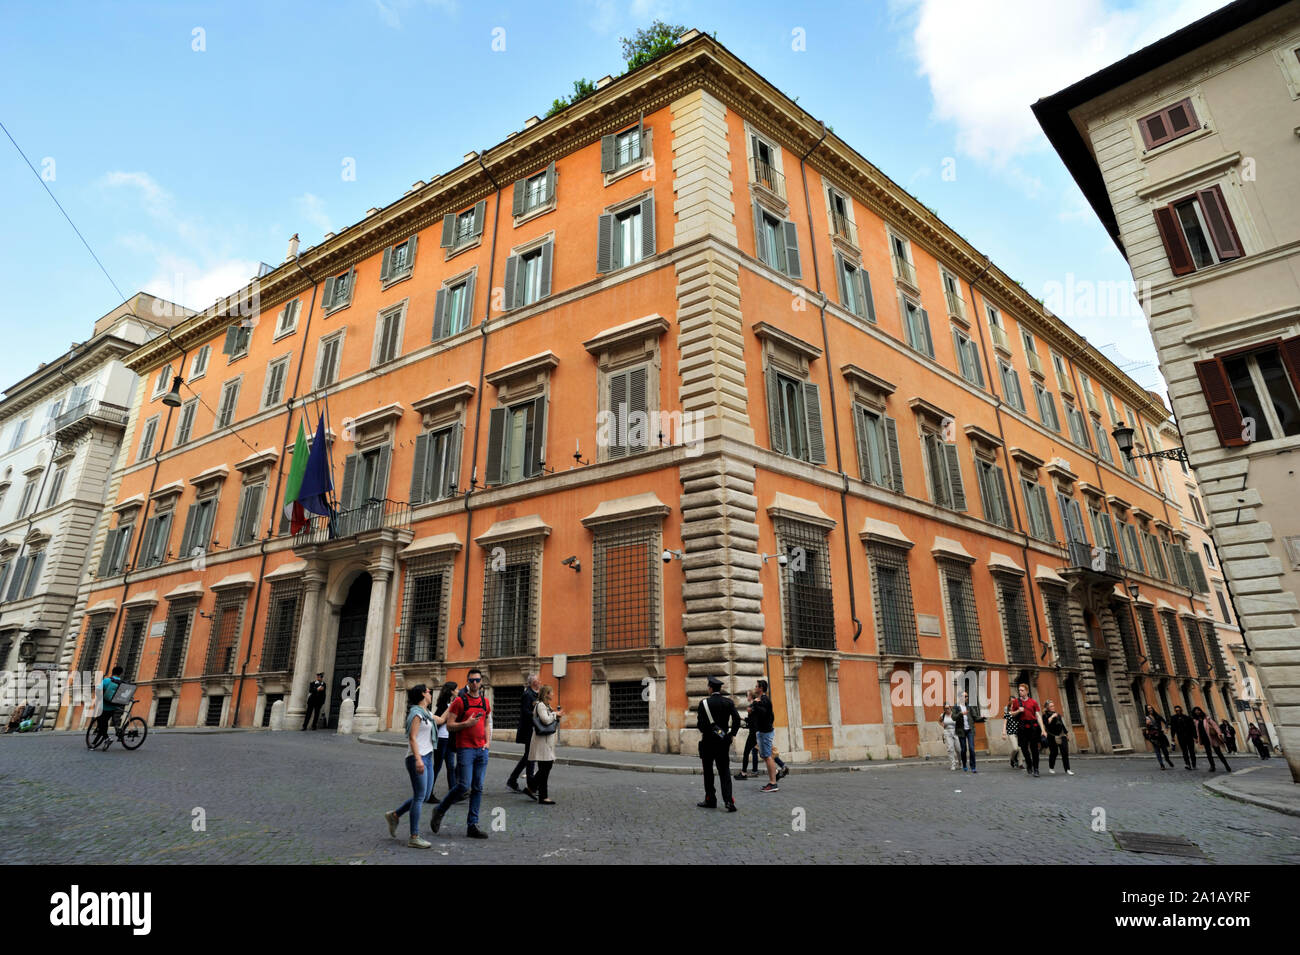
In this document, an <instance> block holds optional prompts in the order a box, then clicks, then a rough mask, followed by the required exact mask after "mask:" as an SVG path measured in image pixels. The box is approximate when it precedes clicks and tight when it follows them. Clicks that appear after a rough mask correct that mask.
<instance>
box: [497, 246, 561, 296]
mask: <svg viewBox="0 0 1300 955" xmlns="http://www.w3.org/2000/svg"><path fill="white" fill-rule="evenodd" d="M554 255H555V243H554V242H546V243H543V244H542V245H541V246H538V247H537V248H533V249H529V250H528V251H527V252H522V253H520V254H518V255H512V256H510V257H509V258H508V259H506V281H505V288H504V293H505V307H506V308H507V309H511V308H522V307H524V306H525V305H532V304H533V303H534V302H537V301H540V300H541V299H544V298H546V297H547V296H548V295H550V294H551V270H552V267H553V266H552V263H553V260H554Z"/></svg>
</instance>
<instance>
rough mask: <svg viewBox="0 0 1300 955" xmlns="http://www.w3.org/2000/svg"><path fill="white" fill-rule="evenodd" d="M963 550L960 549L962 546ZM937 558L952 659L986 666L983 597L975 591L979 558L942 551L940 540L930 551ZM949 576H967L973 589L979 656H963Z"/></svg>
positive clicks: (936, 564) (942, 607)
mask: <svg viewBox="0 0 1300 955" xmlns="http://www.w3.org/2000/svg"><path fill="white" fill-rule="evenodd" d="M958 546H960V545H958ZM930 552H931V553H932V554H933V555H934V562H935V566H936V567H937V569H938V574H939V604H940V609H941V611H942V618H943V622H944V627H945V628H946V631H947V644H948V653H949V659H952V660H970V661H975V662H981V663H982V662H985V660H986V655H985V653H984V641H983V639H982V633H981V627H980V619H979V597H978V595H977V594H976V591H975V573H974V565H975V558H974V557H973V556H972V555H971V554H969V553H966V552H965V549H964V548H962V550H961V551H957V550H956V549H954V548H951V547H942V546H941V545H940V544H939V541H938V540H936V546H935V547H933V548H931V551H930ZM949 574H957V575H959V576H961V575H964V582H965V583H966V584H968V585H969V587H970V600H971V616H972V618H973V620H974V623H975V632H974V634H973V635H972V639H974V641H975V643H976V646H977V648H978V650H979V654H978V655H977V656H965V655H963V654H962V653H961V652H960V648H959V647H958V646H957V624H956V621H955V619H954V617H953V609H952V600H951V596H952V594H951V584H950V582H949V580H948V575H949Z"/></svg>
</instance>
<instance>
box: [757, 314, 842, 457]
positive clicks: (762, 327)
mask: <svg viewBox="0 0 1300 955" xmlns="http://www.w3.org/2000/svg"><path fill="white" fill-rule="evenodd" d="M752 331H753V333H754V336H755V337H756V338H758V339H759V341H760V342H761V344H762V366H763V381H764V386H765V387H764V390H765V391H766V392H767V393H766V395H765V399H766V401H765V404H766V405H767V406H768V407H767V408H766V411H767V420H768V436H769V438H768V440H769V447H768V450H770V451H771V452H772V453H773V454H779V455H781V456H782V457H784V458H789V459H790V460H793V461H802V462H803V463H805V464H811V465H812V466H813V467H821V466H824V465H825V463H826V454H825V445H826V436H825V425H824V419H823V417H822V415H821V386H820V385H819V384H818V383H817V382H815V381H813V380H812V363H813V362H814V361H817V360H818V359H820V358H821V356H822V350H821V349H820V348H819V347H817V346H816V345H813V344H811V343H809V342H805V341H803V340H802V339H800V338H797V337H796V336H794V335H791V334H790V333H788V332H785V331H782V330H781V329H779V328H776V327H775V326H773V325H769V324H768V323H767V322H757V323H755V325H754V326H753V329H752ZM777 374H781V375H785V376H786V377H787V378H792V379H795V380H796V381H798V382H799V383H800V384H801V385H802V386H805V388H804V390H805V393H806V390H807V389H806V386H807V385H812V386H813V387H814V388H815V389H817V400H818V407H817V409H816V415H817V422H818V426H819V427H820V428H821V433H820V434H819V435H818V439H819V440H820V442H821V446H822V453H821V458H822V460H821V462H817V461H816V460H814V458H815V457H816V455H815V453H814V443H813V435H812V426H811V424H810V423H809V422H808V411H807V407H805V409H804V421H805V425H806V427H807V431H808V433H807V434H806V435H805V438H806V439H807V445H808V458H806V459H805V458H800V457H796V456H795V455H793V454H791V453H790V452H789V451H788V450H786V451H778V450H777V449H776V448H774V447H771V445H770V442H771V439H772V438H771V436H772V434H773V428H772V421H773V417H772V416H773V414H775V413H777V412H779V408H773V407H771V400H770V399H771V392H770V388H769V385H768V383H769V381H770V380H771V379H772V376H775V375H777ZM805 400H806V398H805ZM787 444H788V442H787Z"/></svg>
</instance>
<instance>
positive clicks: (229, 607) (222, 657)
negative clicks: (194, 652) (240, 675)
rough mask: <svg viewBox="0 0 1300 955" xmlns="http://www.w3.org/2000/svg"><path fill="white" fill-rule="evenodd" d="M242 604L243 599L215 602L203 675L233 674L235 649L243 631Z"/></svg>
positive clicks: (227, 599)
mask: <svg viewBox="0 0 1300 955" xmlns="http://www.w3.org/2000/svg"><path fill="white" fill-rule="evenodd" d="M244 604H245V600H244V598H243V597H227V598H224V599H221V600H218V601H217V609H216V611H215V613H214V614H213V617H212V635H211V636H210V637H209V638H208V659H207V661H206V662H205V663H204V666H203V673H204V675H206V676H220V675H222V674H226V673H233V672H234V669H235V647H236V646H237V645H238V643H239V634H240V633H241V632H242V631H243V629H244Z"/></svg>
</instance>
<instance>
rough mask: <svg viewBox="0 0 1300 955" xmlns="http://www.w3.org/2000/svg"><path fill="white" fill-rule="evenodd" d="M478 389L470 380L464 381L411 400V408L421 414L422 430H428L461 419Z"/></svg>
mask: <svg viewBox="0 0 1300 955" xmlns="http://www.w3.org/2000/svg"><path fill="white" fill-rule="evenodd" d="M477 390H478V389H477V388H475V387H474V386H473V385H471V384H470V383H469V382H468V381H462V382H461V383H460V384H458V385H452V386H451V387H450V388H444V389H442V390H441V391H435V392H433V393H431V394H428V395H425V396H424V397H423V398H417V399H416V400H415V401H412V402H411V408H412V410H414V411H415V412H416V413H418V414H419V415H420V419H421V420H420V425H421V428H422V430H427V429H429V428H433V427H437V426H438V425H440V424H445V423H446V422H448V421H454V420H457V419H459V418H460V416H461V413H462V412H463V411H464V410H465V408H466V407H467V406H468V404H469V400H470V399H471V398H473V397H474V393H475V392H476V391H477Z"/></svg>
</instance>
